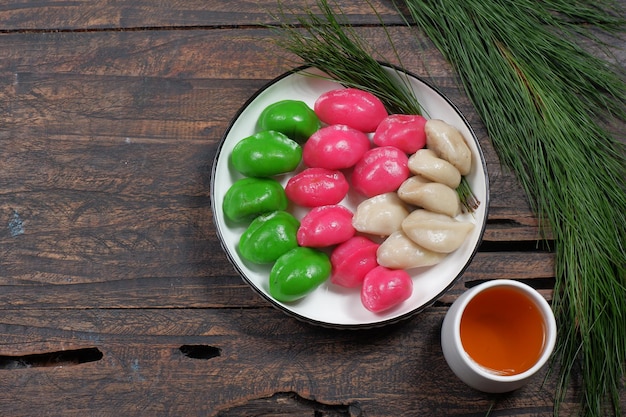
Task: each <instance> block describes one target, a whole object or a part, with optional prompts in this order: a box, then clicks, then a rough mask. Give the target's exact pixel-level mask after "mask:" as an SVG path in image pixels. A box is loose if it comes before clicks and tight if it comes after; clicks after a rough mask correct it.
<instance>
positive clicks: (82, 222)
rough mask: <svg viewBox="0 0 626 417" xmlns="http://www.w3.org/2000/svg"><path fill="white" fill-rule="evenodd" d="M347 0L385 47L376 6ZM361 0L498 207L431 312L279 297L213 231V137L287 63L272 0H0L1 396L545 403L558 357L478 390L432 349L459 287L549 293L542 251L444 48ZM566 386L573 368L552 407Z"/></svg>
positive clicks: (358, 409)
mask: <svg viewBox="0 0 626 417" xmlns="http://www.w3.org/2000/svg"><path fill="white" fill-rule="evenodd" d="M305 3H306V2H305V1H304V0H297V1H292V2H289V4H292V5H294V6H295V7H296V8H298V7H301V6H302V5H303V4H305ZM340 3H341V4H343V5H344V6H345V9H344V11H345V12H346V13H348V14H349V15H350V19H351V21H352V22H354V23H357V24H359V28H358V31H359V32H360V33H361V34H362V36H363V37H364V38H365V39H366V40H367V42H368V43H370V44H371V45H373V46H374V47H378V48H380V50H381V51H383V53H385V54H387V55H388V60H389V61H390V62H396V61H397V60H396V59H395V58H394V56H393V54H392V53H391V51H390V49H389V47H388V45H387V44H386V40H385V36H384V32H383V31H382V29H381V28H380V27H379V26H380V25H379V21H378V19H377V18H376V17H375V16H374V14H373V13H372V11H371V10H370V9H369V7H368V6H366V5H362V4H361V3H364V2H349V1H341V2H340ZM374 3H375V4H376V7H377V9H378V11H379V13H380V15H381V16H382V19H383V20H384V22H385V23H387V24H389V25H390V34H391V36H392V38H393V39H394V41H395V42H396V44H397V45H398V46H399V50H400V52H401V59H402V64H403V65H404V66H405V67H406V68H407V69H408V70H410V71H411V72H413V73H415V74H418V75H421V76H424V77H426V78H427V79H428V80H429V81H430V82H432V83H433V84H435V85H436V86H437V87H438V88H439V89H440V90H441V91H442V92H443V93H445V94H446V95H448V96H449V97H450V98H451V99H452V100H453V101H454V102H455V103H456V104H457V105H458V106H459V108H460V109H461V111H462V112H463V113H464V114H465V116H466V117H467V119H468V120H469V122H470V123H471V124H472V126H473V128H474V130H475V132H476V133H477V135H478V137H479V139H480V142H481V145H482V147H483V150H484V152H485V156H486V158H487V164H488V169H489V176H490V181H491V205H490V213H489V221H488V226H487V229H486V233H485V236H484V242H483V244H482V245H481V247H480V251H479V252H478V254H477V255H476V257H475V259H474V261H473V263H472V264H471V266H470V268H469V269H468V270H467V272H466V273H465V274H464V275H463V277H462V279H461V280H460V281H459V282H458V285H456V286H455V287H454V288H453V290H452V291H450V292H449V293H448V294H447V295H446V296H444V297H443V298H442V299H441V300H440V301H438V302H437V303H436V304H435V305H434V306H432V307H431V308H429V309H427V310H426V311H424V312H423V313H421V314H419V315H417V316H414V317H413V318H411V319H409V320H407V321H404V322H402V323H400V324H397V325H393V326H389V327H386V328H382V329H376V330H367V331H337V330H327V329H323V328H319V327H314V326H311V325H307V324H303V323H301V322H299V321H297V320H294V319H292V318H290V317H288V316H286V315H285V314H283V313H282V312H280V311H278V310H276V309H274V308H273V307H271V306H270V305H269V304H268V303H267V302H265V301H263V300H262V299H261V298H260V297H258V296H257V295H256V294H255V293H254V292H253V291H252V290H251V289H250V288H249V287H248V286H247V285H246V284H245V283H244V282H243V281H242V279H241V277H240V276H238V275H237V273H236V271H235V269H234V268H233V267H232V266H231V264H230V263H229V261H228V260H227V257H226V256H225V254H224V252H223V251H222V248H221V246H220V243H219V241H218V238H217V236H216V232H215V228H214V224H213V219H212V214H211V207H210V180H211V166H212V163H213V158H214V156H215V152H216V149H217V148H218V145H219V142H220V139H221V136H222V134H223V133H224V131H225V130H226V128H227V126H228V123H229V121H230V119H231V118H232V117H233V116H234V115H235V114H236V112H237V110H238V109H239V108H240V106H242V105H243V104H244V102H245V101H246V100H247V99H248V98H249V97H250V96H251V95H252V94H253V93H254V92H255V91H256V90H257V89H259V88H260V87H262V86H263V85H264V84H265V83H266V82H267V81H268V80H270V79H272V78H274V77H276V76H278V75H280V74H282V73H283V72H285V71H286V70H288V69H289V68H291V67H293V66H295V64H297V62H292V61H291V60H289V59H285V58H284V54H283V53H282V52H281V51H280V50H279V49H277V47H276V46H274V45H273V44H272V42H271V39H272V37H273V34H272V32H271V31H270V30H268V29H266V28H264V27H261V26H259V25H258V24H261V23H271V21H272V20H271V19H270V18H269V16H268V14H267V13H266V10H271V9H272V8H273V7H274V6H275V2H274V1H273V0H267V1H261V2H258V4H257V2H247V1H237V0H232V1H206V0H202V1H201V0H189V1H173V0H171V1H159V2H156V1H154V0H133V1H130V0H128V1H124V0H99V1H78V0H77V1H72V2H59V1H53V0H42V1H38V2H28V1H8V2H5V3H4V4H3V5H2V6H1V7H0V22H1V24H0V29H1V33H0V74H1V77H0V97H1V100H0V106H1V110H2V121H1V124H0V158H1V161H2V169H1V171H0V223H1V224H2V227H1V228H0V242H1V244H0V286H1V288H0V306H2V307H1V313H0V336H1V337H0V339H1V345H0V368H1V369H0V415H3V416H59V415H68V416H109V415H114V416H135V415H142V416H143V415H145V416H195V415H197V416H207V415H212V416H213V415H214V416H250V415H264V416H270V415H271V416H285V415H310V416H368V417H373V416H417V415H420V416H430V415H447V416H452V415H454V416H482V415H485V414H486V413H487V411H488V410H489V409H490V408H491V409H492V413H491V415H493V416H550V415H551V413H552V405H553V398H554V388H555V380H556V379H555V377H554V376H549V377H548V379H547V382H546V383H545V384H544V385H542V379H543V378H542V376H544V375H545V372H543V375H540V376H538V377H537V378H536V379H535V380H534V381H533V382H532V383H531V384H529V385H528V386H526V387H525V388H522V389H520V390H518V391H516V392H513V393H511V394H506V395H497V396H495V395H488V394H483V393H480V392H477V391H474V390H472V389H470V388H468V387H467V386H465V385H464V384H463V383H461V382H460V381H459V380H458V379H457V378H456V377H455V376H454V374H453V373H452V372H451V371H450V369H449V368H448V366H447V365H446V362H445V360H444V358H443V356H442V352H441V348H440V345H439V331H440V326H441V322H442V319H443V316H444V315H445V313H446V311H447V309H448V306H449V305H450V303H451V302H453V301H454V299H455V298H456V297H457V296H458V295H459V294H460V293H462V292H463V291H464V289H466V288H467V287H468V286H472V285H474V284H476V283H478V282H481V281H483V280H489V279H494V278H510V279H517V280H521V281H524V282H527V283H530V284H531V285H533V286H535V287H536V288H538V289H539V290H540V291H542V293H543V294H544V295H545V296H546V297H547V298H548V299H550V297H551V288H552V285H553V277H554V274H553V254H552V253H550V252H549V251H547V250H545V249H543V248H542V246H541V245H538V244H537V242H538V230H537V220H536V219H535V218H534V217H533V215H532V213H531V212H530V210H529V208H528V204H527V201H526V198H525V196H524V194H523V193H522V191H521V189H520V187H519V185H518V183H517V182H516V181H515V179H514V178H513V177H512V176H511V175H510V173H507V172H506V171H503V170H502V169H501V167H500V166H499V162H498V159H497V157H496V155H495V153H494V151H493V149H492V147H491V146H490V144H489V141H488V138H487V137H486V134H485V129H484V127H483V126H482V124H481V122H480V120H479V119H478V117H477V115H476V113H475V112H474V110H473V108H472V106H471V105H470V103H469V102H468V99H467V97H466V96H465V95H464V94H463V93H462V92H461V90H460V89H459V88H458V85H457V82H456V80H455V78H454V74H453V72H452V71H451V68H450V66H449V65H448V64H446V62H445V61H444V60H443V59H442V58H441V56H440V55H439V53H438V52H437V51H436V49H434V48H433V47H432V46H431V45H430V44H428V43H427V42H424V39H420V38H419V37H415V36H414V34H415V32H411V31H409V30H407V28H404V27H402V25H401V21H400V19H399V18H398V17H397V15H396V13H395V12H394V10H393V9H392V7H391V6H390V2H388V1H380V2H379V1H375V2H374ZM621 46H624V45H623V44H622V45H621ZM617 59H619V60H620V62H621V63H622V64H623V63H626V57H625V55H624V53H623V52H622V53H621V54H618V55H617ZM622 133H623V130H622ZM579 396H580V391H579V389H578V385H577V383H576V380H575V381H574V383H573V384H572V388H571V390H570V391H569V394H568V396H567V399H566V402H565V404H564V405H563V408H562V410H563V412H564V414H563V415H569V413H571V412H572V410H573V409H574V405H575V404H576V402H577V401H579ZM622 406H623V408H624V409H626V402H624V401H623V405H622Z"/></svg>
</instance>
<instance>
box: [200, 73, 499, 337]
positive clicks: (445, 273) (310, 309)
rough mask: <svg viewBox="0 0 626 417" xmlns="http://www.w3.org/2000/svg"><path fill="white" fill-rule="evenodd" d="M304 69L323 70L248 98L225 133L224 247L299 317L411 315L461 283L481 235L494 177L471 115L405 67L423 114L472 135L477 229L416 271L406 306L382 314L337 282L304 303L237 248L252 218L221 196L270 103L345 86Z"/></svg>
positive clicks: (220, 154)
mask: <svg viewBox="0 0 626 417" xmlns="http://www.w3.org/2000/svg"><path fill="white" fill-rule="evenodd" d="M388 70H389V71H390V72H391V73H392V74H393V75H394V76H398V72H397V71H398V70H396V69H393V68H392V67H389V68H388ZM305 73H313V74H318V75H319V74H321V73H320V72H319V71H317V70H316V69H313V68H306V67H302V68H298V69H296V70H294V71H291V72H288V73H286V74H283V75H282V76H280V77H278V78H276V79H274V80H273V81H271V82H270V83H269V84H267V85H266V86H265V87H263V88H262V89H261V90H259V91H258V92H257V93H256V94H255V95H254V96H253V97H251V98H250V99H249V100H248V102H247V103H246V104H245V105H244V106H243V107H242V109H241V110H240V111H239V113H238V114H237V115H236V116H235V117H234V119H233V121H232V123H231V125H230V127H229V128H228V129H227V131H226V133H225V135H224V137H223V140H222V142H221V145H220V147H219V149H218V151H217V154H216V156H215V161H214V164H213V175H212V180H211V204H212V209H213V215H214V222H215V225H216V228H217V232H218V235H219V237H220V239H221V240H222V246H223V247H224V250H225V251H226V254H227V255H228V257H229V259H230V261H231V262H232V263H233V265H234V266H235V268H236V269H237V271H238V272H239V273H240V274H241V276H242V277H243V279H244V280H245V281H246V282H247V283H248V284H249V285H250V286H251V287H252V288H253V289H254V290H255V291H256V292H258V293H259V294H260V295H261V296H262V297H263V298H265V299H266V300H267V301H269V302H270V303H271V304H273V305H274V306H276V307H277V308H279V309H280V310H282V311H284V312H286V313H288V314H289V315H291V316H294V317H296V318H298V319H301V320H304V321H307V322H310V323H313V324H318V325H323V326H329V327H340V328H363V327H376V326H382V325H385V324H390V323H394V322H396V321H398V320H401V319H404V318H407V317H409V316H411V315H413V314H415V313H418V312H419V311H422V310H423V309H424V308H426V307H427V306H429V305H431V304H433V303H434V302H435V301H436V300H437V299H438V298H439V297H441V296H442V295H443V294H444V293H445V292H446V291H447V290H448V289H449V288H450V287H452V286H453V285H454V283H455V281H456V280H458V279H459V278H460V276H461V275H462V274H463V272H464V270H465V269H466V268H467V266H468V265H469V263H470V262H471V260H472V258H473V257H474V255H475V253H476V250H477V248H478V245H479V244H480V241H481V239H482V235H483V232H484V228H485V222H486V219H487V208H488V205H489V201H488V199H489V183H488V176H487V171H486V166H485V160H484V157H483V154H482V151H481V149H480V146H479V143H478V140H477V139H476V136H475V135H474V132H473V131H472V130H471V128H470V126H469V125H468V123H467V121H466V120H465V118H464V117H463V116H462V115H461V114H460V113H459V111H458V110H457V108H456V107H455V106H454V105H453V104H452V103H451V102H450V101H449V100H448V99H447V98H446V97H444V96H443V95H442V94H440V93H439V92H437V91H436V90H435V89H434V88H432V87H431V86H429V85H428V84H427V83H425V82H424V81H423V80H421V79H419V78H418V77H415V76H413V75H411V74H406V73H402V74H406V75H405V76H404V77H403V78H406V79H408V80H409V82H410V85H411V87H412V89H413V90H414V93H415V95H416V97H417V99H418V101H419V102H420V104H421V105H422V107H423V109H424V116H425V117H426V118H437V119H442V120H444V121H446V122H447V123H449V124H451V125H453V126H455V127H456V128H457V129H459V130H460V131H461V133H463V135H464V136H465V138H466V140H467V142H468V145H469V147H470V149H471V151H472V157H473V163H472V171H471V173H470V174H469V175H468V176H466V178H467V180H468V182H469V184H470V186H471V188H472V190H473V192H474V195H475V196H476V197H477V199H478V200H479V201H480V203H481V204H480V206H479V208H478V209H477V210H476V211H475V212H474V213H473V214H463V215H462V216H461V217H462V218H464V219H465V220H469V221H471V222H473V223H475V227H474V229H473V231H472V232H471V234H470V235H469V237H468V238H467V240H466V241H465V243H464V244H463V245H462V246H461V247H460V248H459V249H457V250H456V251H455V252H453V253H451V254H449V255H448V256H447V257H446V258H445V260H444V261H442V262H441V263H439V264H438V265H435V266H432V267H427V268H416V269H413V270H409V273H410V274H411V276H412V277H413V295H412V296H411V297H410V298H409V299H408V300H406V301H405V302H403V303H402V304H401V305H399V306H397V307H396V308H394V309H392V310H389V311H387V312H384V313H382V314H376V313H372V312H370V311H368V310H367V309H365V307H363V306H362V304H361V301H360V292H359V290H358V289H345V288H341V287H339V286H336V285H334V284H332V283H330V281H327V282H326V283H325V284H322V285H321V286H320V287H319V288H317V289H316V290H315V291H314V292H313V293H311V294H309V295H307V296H306V297H305V298H303V299H301V300H299V301H297V302H294V303H281V302H278V301H276V300H274V299H273V298H272V297H271V296H270V295H269V279H268V277H269V271H270V269H271V265H254V264H251V263H249V262H245V261H243V260H242V259H241V257H240V256H239V254H238V252H237V250H236V248H237V244H238V242H239V237H240V236H241V234H242V233H243V231H244V230H245V228H246V226H247V224H244V225H233V224H230V223H229V222H227V221H226V220H225V218H224V214H223V211H222V203H223V200H224V194H225V193H226V191H227V190H228V189H229V187H230V186H231V185H232V184H233V182H234V181H236V180H237V179H239V178H241V174H239V173H238V172H237V171H235V170H234V169H233V168H232V167H231V166H230V165H229V155H230V154H231V152H232V149H233V147H234V146H235V144H236V143H237V142H239V141H240V140H241V139H243V138H245V137H247V136H250V135H252V134H254V133H255V132H256V130H255V128H256V122H257V119H258V117H259V115H260V113H261V111H262V110H263V109H264V108H265V107H267V106H268V105H270V104H272V103H275V102H277V101H280V100H286V99H292V100H302V101H304V102H305V103H307V104H308V105H309V106H310V107H311V108H313V104H314V103H315V100H316V99H317V98H318V97H319V95H320V94H322V93H323V92H325V91H329V90H333V89H336V88H342V87H341V85H339V84H337V83H334V82H332V81H329V80H327V79H323V78H320V77H311V76H309V75H305ZM289 177H290V175H285V176H281V177H278V178H277V179H278V180H279V181H281V183H282V184H283V186H284V185H285V184H286V183H287V180H288V179H289ZM351 193H353V192H351ZM360 199H361V200H362V199H363V198H362V197H360ZM358 200H359V197H356V198H355V196H354V194H349V195H348V196H347V197H346V199H344V201H343V202H342V204H344V205H346V206H347V207H348V208H350V209H353V210H354V209H355V208H356V206H355V204H354V203H355V201H358ZM290 210H291V212H292V213H293V214H294V215H295V216H296V217H298V218H302V216H303V215H304V213H305V212H306V211H305V210H304V209H300V208H295V207H291V208H290Z"/></svg>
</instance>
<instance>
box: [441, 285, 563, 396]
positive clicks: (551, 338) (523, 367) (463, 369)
mask: <svg viewBox="0 0 626 417" xmlns="http://www.w3.org/2000/svg"><path fill="white" fill-rule="evenodd" d="M555 341H556V322H555V319H554V314H553V313H552V310H551V309H550V306H549V305H548V303H547V302H546V300H545V299H544V298H543V297H542V296H541V294H539V293H538V292H537V291H536V290H535V289H533V288H531V287H530V286H528V285H526V284H522V283H520V282H517V281H514V280H494V281H488V282H485V283H483V284H480V285H478V286H476V287H474V288H471V289H469V290H468V291H466V292H465V293H464V294H463V295H461V296H460V297H459V298H458V299H457V300H456V301H455V302H454V304H453V305H452V306H451V307H450V310H449V311H448V313H447V314H446V317H445V319H444V323H443V327H442V331H441V343H442V349H443V353H444V356H445V358H446V361H447V362H448V365H450V368H451V369H452V371H453V372H454V373H455V374H456V375H457V376H458V377H459V378H460V379H461V380H463V381H464V382H465V383H466V384H468V385H470V386H472V387H474V388H476V389H479V390H481V391H486V392H506V391H512V390H514V389H517V388H519V387H521V386H523V385H524V384H525V383H526V382H527V380H528V379H529V378H530V377H531V376H532V375H533V374H535V373H536V372H537V371H538V370H539V369H541V367H542V366H543V365H544V364H545V362H546V361H547V359H548V358H549V356H550V354H551V353H552V350H553V349H554V344H555Z"/></svg>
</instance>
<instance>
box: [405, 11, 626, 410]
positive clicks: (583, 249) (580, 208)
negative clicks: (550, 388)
mask: <svg viewBox="0 0 626 417" xmlns="http://www.w3.org/2000/svg"><path fill="white" fill-rule="evenodd" d="M404 3H405V5H406V6H407V7H408V9H409V11H410V14H411V16H412V18H413V19H414V22H415V24H416V25H417V26H419V27H420V28H421V29H422V30H423V31H424V32H425V33H426V35H427V36H428V37H429V38H430V39H431V40H432V41H433V42H434V43H435V44H436V46H437V47H438V48H439V50H440V51H441V52H442V53H443V55H444V56H445V57H446V58H447V59H448V60H449V61H450V62H451V63H452V64H453V65H454V66H455V68H456V70H457V72H458V74H459V76H460V78H461V82H462V84H463V86H464V87H465V89H466V91H467V93H468V96H469V97H470V99H471V100H472V102H473V103H474V105H475V107H476V109H477V111H478V113H479V114H480V116H481V118H482V120H483V122H484V123H485V125H486V127H487V131H488V133H489V136H490V138H491V140H492V142H493V144H494V147H495V148H496V151H497V152H498V155H499V156H500V159H501V162H502V163H504V164H505V165H507V166H509V167H510V168H512V170H513V171H514V172H515V173H516V175H517V177H518V178H519V180H520V182H521V184H522V186H523V188H524V189H525V191H526V193H527V195H528V197H529V199H530V202H531V205H532V206H533V208H534V209H535V211H536V213H537V215H538V217H539V218H541V219H546V220H547V224H545V227H546V229H547V228H549V229H550V231H551V232H552V234H553V237H554V241H555V252H556V268H555V276H556V285H555V290H554V299H553V309H554V311H555V313H556V315H557V322H558V324H559V343H558V346H557V350H556V355H555V357H556V358H557V359H558V360H559V362H560V369H561V375H560V378H559V381H560V382H559V387H558V392H557V395H556V403H555V413H556V414H558V409H559V405H560V401H561V400H562V399H563V397H564V395H565V393H566V390H567V387H568V384H569V382H570V378H571V375H572V369H573V367H574V366H575V365H576V364H579V365H580V369H581V372H582V378H583V398H582V399H581V405H582V407H583V409H582V412H583V415H587V416H604V415H606V414H607V412H609V410H608V409H607V407H610V408H611V411H612V412H613V413H614V414H615V415H620V412H621V410H620V406H619V403H620V395H621V392H622V387H621V379H622V378H623V376H624V366H625V365H626V250H625V247H624V242H626V183H625V181H626V156H625V155H626V154H625V150H624V145H623V144H622V143H620V142H618V141H617V140H615V139H614V138H613V137H612V136H611V134H610V133H609V132H608V130H607V129H606V128H605V127H604V126H603V125H602V123H603V122H604V121H605V120H607V119H611V118H616V119H618V120H626V112H625V110H624V109H625V104H626V83H625V82H624V73H623V70H621V71H620V69H618V68H615V67H612V66H611V65H610V64H608V63H607V62H605V61H604V60H602V59H600V58H597V57H595V56H593V55H591V54H590V53H588V52H586V51H585V50H583V49H582V48H581V47H580V46H579V45H577V44H576V43H575V42H573V39H576V38H577V36H578V38H580V35H585V36H587V37H589V38H590V39H592V40H595V41H597V40H598V39H597V38H595V37H594V36H593V34H592V33H591V32H590V31H589V28H590V27H592V26H595V28H597V29H602V30H605V31H610V32H617V31H623V30H624V28H625V27H624V21H623V19H622V18H620V17H619V16H620V14H619V10H618V8H617V6H616V5H615V4H614V3H613V2H609V1H573V2H571V1H565V0H561V1H559V0H552V1H544V2H539V1H531V0H517V1H514V2H511V1H504V0H492V1H483V0H462V1H460V0H439V1H436V2H434V1H426V0H405V1H404ZM583 24H585V25H586V26H583ZM607 403H609V404H612V405H607Z"/></svg>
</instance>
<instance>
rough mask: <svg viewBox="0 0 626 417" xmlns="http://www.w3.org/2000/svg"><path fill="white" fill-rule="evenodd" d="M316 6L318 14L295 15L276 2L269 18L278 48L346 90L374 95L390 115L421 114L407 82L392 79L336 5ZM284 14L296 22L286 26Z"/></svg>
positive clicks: (398, 76) (306, 11)
mask: <svg viewBox="0 0 626 417" xmlns="http://www.w3.org/2000/svg"><path fill="white" fill-rule="evenodd" d="M318 6H319V8H320V11H321V15H317V14H315V13H314V12H313V11H312V10H310V9H306V10H305V11H304V14H301V15H296V13H295V11H293V10H291V9H287V8H285V6H284V5H283V4H282V2H280V1H279V8H278V13H275V14H274V15H273V17H274V19H275V20H276V21H277V22H278V24H277V26H276V29H277V33H278V35H279V36H278V38H277V44H278V46H280V47H282V48H283V49H285V50H287V51H289V52H291V53H293V54H295V55H297V56H299V57H300V58H301V59H302V60H303V61H304V63H305V64H307V65H310V66H312V67H315V68H318V69H320V70H322V71H323V72H325V73H326V74H328V75H330V76H331V77H332V78H333V79H335V80H337V81H339V82H341V83H342V84H343V85H345V86H347V87H354V88H359V89H361V90H365V91H368V92H371V93H373V94H375V95H376V96H378V98H380V100H381V101H382V102H383V104H384V105H385V107H386V108H387V110H388V111H389V112H390V113H407V114H422V112H423V110H422V108H421V106H420V104H419V102H418V101H417V99H416V97H415V95H414V94H413V90H412V89H411V88H410V86H409V84H408V81H407V80H406V79H404V78H403V77H402V75H401V74H400V73H399V72H397V71H396V73H395V75H396V77H394V76H393V75H392V74H390V73H389V72H388V71H386V70H385V68H384V67H383V66H382V65H381V64H380V62H379V61H378V60H377V59H376V58H374V57H373V54H375V51H373V50H368V48H367V47H366V46H365V45H364V44H363V41H362V40H361V38H360V37H359V36H358V35H357V34H356V32H355V31H354V28H353V27H352V26H351V25H350V24H349V23H348V22H347V21H346V20H345V19H342V17H343V16H344V14H343V12H342V11H341V9H340V8H339V6H338V5H337V4H334V6H335V7H334V8H333V7H331V5H330V4H329V3H328V2H327V1H320V2H318ZM372 10H374V9H372ZM288 15H293V16H296V23H287V18H286V16H288ZM379 19H380V20H381V21H382V19H381V18H380V16H379ZM387 37H388V38H389V37H390V35H389V34H388V33H387ZM390 45H392V43H391V42H390ZM394 52H395V55H396V57H397V56H399V55H398V53H397V51H395V50H394ZM398 81H400V82H398Z"/></svg>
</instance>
